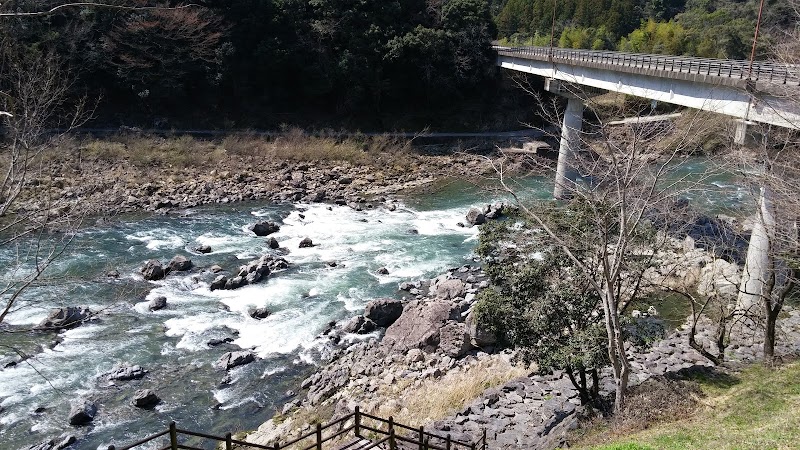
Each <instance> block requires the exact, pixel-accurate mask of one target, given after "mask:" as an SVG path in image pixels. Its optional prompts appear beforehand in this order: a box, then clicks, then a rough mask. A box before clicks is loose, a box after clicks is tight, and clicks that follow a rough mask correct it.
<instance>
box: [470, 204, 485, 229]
mask: <svg viewBox="0 0 800 450" xmlns="http://www.w3.org/2000/svg"><path fill="white" fill-rule="evenodd" d="M467 222H469V223H470V224H471V225H481V224H484V223H486V216H484V215H483V212H481V210H479V209H478V208H471V209H470V210H469V212H467Z"/></svg>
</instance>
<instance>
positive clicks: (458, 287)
mask: <svg viewBox="0 0 800 450" xmlns="http://www.w3.org/2000/svg"><path fill="white" fill-rule="evenodd" d="M431 287H432V293H433V296H434V297H436V298H437V299H442V300H452V299H454V298H458V297H463V296H464V293H465V292H466V290H467V287H466V285H465V284H464V282H463V281H461V280H459V279H457V278H453V279H451V280H443V281H437V282H436V283H435V284H434V285H433V286H431Z"/></svg>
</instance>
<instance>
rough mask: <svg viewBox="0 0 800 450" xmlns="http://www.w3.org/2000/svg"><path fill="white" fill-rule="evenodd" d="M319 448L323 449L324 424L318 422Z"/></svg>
mask: <svg viewBox="0 0 800 450" xmlns="http://www.w3.org/2000/svg"><path fill="white" fill-rule="evenodd" d="M317 450H322V424H321V423H318V424H317Z"/></svg>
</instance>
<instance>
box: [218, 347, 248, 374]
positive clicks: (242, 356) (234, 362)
mask: <svg viewBox="0 0 800 450" xmlns="http://www.w3.org/2000/svg"><path fill="white" fill-rule="evenodd" d="M255 360H256V355H254V354H253V353H251V352H246V351H238V352H227V353H225V354H224V355H222V356H221V357H220V358H219V359H218V360H217V361H216V362H215V363H214V367H216V368H217V369H222V370H230V369H232V368H234V367H238V366H243V365H245V364H250V363H251V362H253V361H255Z"/></svg>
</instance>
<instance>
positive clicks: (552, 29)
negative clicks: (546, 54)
mask: <svg viewBox="0 0 800 450" xmlns="http://www.w3.org/2000/svg"><path fill="white" fill-rule="evenodd" d="M555 35H556V0H553V24H552V25H551V26H550V55H551V56H552V55H553V42H554V40H555Z"/></svg>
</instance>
